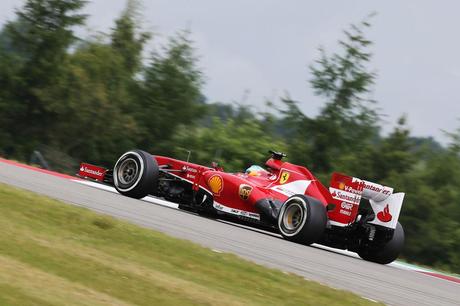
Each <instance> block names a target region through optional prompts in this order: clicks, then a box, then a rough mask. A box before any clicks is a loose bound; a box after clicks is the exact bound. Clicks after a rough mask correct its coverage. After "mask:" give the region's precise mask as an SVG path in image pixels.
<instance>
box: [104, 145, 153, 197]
mask: <svg viewBox="0 0 460 306" xmlns="http://www.w3.org/2000/svg"><path fill="white" fill-rule="evenodd" d="M158 175H159V170H158V164H157V162H156V160H155V158H153V156H152V155H150V154H149V153H147V152H144V151H141V150H132V151H128V152H126V153H125V154H123V155H122V156H121V157H120V158H119V159H118V161H117V162H116V164H115V167H114V168H113V184H114V186H115V189H116V190H117V191H118V192H119V193H121V194H122V195H125V196H128V197H131V198H135V199H141V198H143V197H145V196H147V195H148V194H151V193H154V192H155V191H156V188H157V183H158Z"/></svg>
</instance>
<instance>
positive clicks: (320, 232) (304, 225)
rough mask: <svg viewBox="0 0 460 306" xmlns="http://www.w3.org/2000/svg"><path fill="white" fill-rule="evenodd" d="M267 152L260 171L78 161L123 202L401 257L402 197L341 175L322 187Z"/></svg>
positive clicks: (162, 160) (369, 255) (373, 257)
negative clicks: (164, 206)
mask: <svg viewBox="0 0 460 306" xmlns="http://www.w3.org/2000/svg"><path fill="white" fill-rule="evenodd" d="M270 153H271V157H270V158H269V159H268V160H267V162H266V163H265V167H260V166H251V167H250V168H248V169H247V170H246V171H245V172H242V173H227V172H224V171H223V169H222V168H219V167H218V166H217V165H216V164H213V166H212V167H206V166H201V165H198V164H194V163H190V162H186V161H181V160H177V159H173V158H169V157H164V156H154V155H150V154H149V153H147V152H144V151H141V150H132V151H129V152H126V153H124V154H123V155H121V157H120V158H119V159H118V160H117V161H116V163H115V166H114V167H113V169H104V168H101V167H97V166H94V165H91V164H86V163H82V164H81V166H80V171H79V176H81V177H85V178H89V179H93V180H97V181H100V182H103V183H106V184H110V185H112V186H113V187H115V189H116V190H117V191H118V192H119V193H121V194H122V195H125V196H128V197H132V198H137V199H140V198H143V197H145V196H147V195H152V196H155V197H162V198H164V199H166V200H168V201H171V202H175V203H177V204H179V208H180V209H183V210H188V211H193V212H196V213H198V214H201V215H206V216H213V217H218V218H233V219H234V220H238V221H240V222H244V223H246V224H251V225H253V226H255V227H263V228H265V229H269V230H272V231H276V232H279V233H280V234H281V235H282V236H283V237H284V238H285V239H287V240H290V241H294V242H297V243H301V244H305V245H309V244H312V243H319V244H322V245H326V246H330V247H334V248H340V249H348V250H350V251H353V252H357V253H358V254H359V256H360V257H361V258H363V259H365V260H368V261H372V262H376V263H381V264H387V263H390V262H392V261H393V260H395V259H396V258H397V257H398V255H399V253H400V252H401V250H402V248H403V245H404V231H403V228H402V226H401V224H400V223H399V222H398V218H399V214H400V211H401V206H402V203H403V199H404V193H393V188H390V187H387V186H382V185H380V184H376V183H372V182H368V181H365V180H361V179H359V178H355V177H350V176H347V175H343V174H340V173H334V174H333V175H332V179H331V182H330V186H329V188H327V187H325V186H324V185H323V184H322V183H321V182H320V181H319V180H318V179H317V178H316V177H315V176H314V175H313V174H312V173H311V172H310V171H309V170H308V169H307V168H305V167H302V166H298V165H294V164H291V163H289V162H284V161H283V158H284V157H285V154H283V153H280V152H274V151H270Z"/></svg>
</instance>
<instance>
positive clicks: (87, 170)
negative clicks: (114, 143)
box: [80, 166, 104, 176]
mask: <svg viewBox="0 0 460 306" xmlns="http://www.w3.org/2000/svg"><path fill="white" fill-rule="evenodd" d="M80 171H81V172H85V173H88V174H93V175H97V176H103V175H104V173H103V172H101V171H99V170H93V169H89V168H87V167H83V166H82V167H81V168H80Z"/></svg>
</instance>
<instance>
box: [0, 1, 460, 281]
mask: <svg viewBox="0 0 460 306" xmlns="http://www.w3.org/2000/svg"><path fill="white" fill-rule="evenodd" d="M459 9H460V3H457V2H455V1H451V2H449V1H446V2H443V6H442V7H440V6H439V3H436V2H435V1H405V2H404V3H399V2H396V1H385V3H380V4H371V3H369V2H368V1H347V2H342V1H322V2H321V3H313V2H312V3H308V2H306V1H293V0H292V1H264V2H263V4H262V3H261V2H260V1H231V2H227V3H218V2H215V1H210V0H209V1H207V0H201V1H193V3H192V2H190V1H185V0H175V1H146V2H145V3H143V2H141V1H135V0H131V1H124V0H117V1H110V2H108V1H81V0H27V1H26V0H24V1H19V0H9V1H2V2H1V3H0V27H1V28H0V156H2V157H5V158H9V159H15V160H19V161H23V162H28V163H32V164H37V165H40V166H42V167H44V168H49V169H52V170H56V171H62V172H66V173H71V174H73V173H75V172H76V169H77V167H78V164H79V162H80V161H87V162H91V163H94V164H100V165H104V166H107V167H110V166H112V164H113V162H114V161H115V160H116V158H117V157H118V156H119V155H120V154H121V153H123V152H125V151H127V150H129V149H132V148H141V149H144V150H147V151H149V152H151V153H153V154H159V155H170V156H173V157H176V158H183V159H185V158H186V157H187V150H190V151H192V155H191V161H193V162H196V163H202V164H205V165H209V164H210V163H211V162H212V161H216V162H219V164H220V165H221V166H223V167H224V168H225V169H226V170H227V171H241V170H242V169H244V167H246V166H247V165H248V164H254V163H261V164H262V163H263V162H264V160H265V159H266V158H267V151H268V150H269V149H275V150H278V151H283V152H286V153H287V154H288V160H289V161H290V162H293V163H298V164H301V165H305V166H307V167H308V168H310V169H311V170H312V171H313V172H314V173H315V174H316V175H317V176H318V177H319V178H320V179H321V180H322V181H323V183H325V184H326V185H327V184H328V180H329V177H330V174H331V173H332V172H333V171H339V172H345V173H347V174H349V175H353V176H357V177H360V178H363V179H368V180H372V181H376V182H379V183H382V184H387V185H390V186H394V187H395V189H396V190H398V191H404V192H406V200H405V204H404V206H403V211H402V214H401V223H403V224H404V227H405V229H406V236H407V243H406V248H405V250H404V254H403V257H404V258H405V259H406V260H407V261H410V262H416V263H419V264H424V265H429V266H434V267H436V268H441V269H445V270H448V271H453V272H457V273H460V226H459V225H460V157H459V153H460V130H458V128H457V127H458V126H460V125H459V124H458V119H457V118H458V115H457V114H458V113H459V111H460V103H456V102H457V100H458V84H459V78H460V59H459V58H458V54H459V51H460V50H459V49H460V42H459V40H458V38H457V36H458V34H457V33H456V29H458V28H459V25H460V24H459V23H460V20H459V19H458V18H456V16H455V15H454V14H456V12H458V11H459Z"/></svg>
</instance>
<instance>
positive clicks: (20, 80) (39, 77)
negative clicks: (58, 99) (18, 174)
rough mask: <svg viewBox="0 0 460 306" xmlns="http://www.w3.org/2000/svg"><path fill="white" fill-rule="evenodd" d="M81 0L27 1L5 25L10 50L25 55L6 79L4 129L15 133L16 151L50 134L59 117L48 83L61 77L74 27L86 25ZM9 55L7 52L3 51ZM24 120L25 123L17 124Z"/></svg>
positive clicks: (26, 151) (23, 152) (28, 149)
mask: <svg viewBox="0 0 460 306" xmlns="http://www.w3.org/2000/svg"><path fill="white" fill-rule="evenodd" d="M85 2H86V1H83V0H28V1H27V2H26V3H25V5H24V7H23V8H22V9H21V10H19V11H17V13H16V15H17V20H15V21H12V22H9V23H7V24H6V26H5V29H4V32H5V35H6V36H7V40H8V42H9V44H10V46H9V48H10V50H9V51H10V53H16V54H19V55H21V60H18V61H16V62H15V63H16V64H17V65H18V66H17V67H15V68H14V71H10V72H8V74H6V75H3V77H2V78H4V79H6V82H7V83H8V91H9V93H8V99H9V101H8V104H9V105H11V104H14V107H12V108H9V107H6V108H5V109H3V110H2V115H3V116H5V117H7V118H8V120H6V122H5V121H4V122H2V124H3V125H4V126H3V129H4V130H7V131H8V133H9V134H10V135H13V134H14V138H15V144H14V147H15V149H16V151H17V152H16V153H17V154H18V155H22V157H26V156H27V155H29V154H30V152H31V151H32V150H33V149H34V147H35V146H36V145H37V144H39V143H47V142H50V141H51V139H52V133H53V130H52V129H50V128H49V125H48V124H45V123H51V122H54V121H56V120H57V117H56V114H54V113H53V112H52V111H50V110H49V108H48V102H49V101H48V100H47V99H46V96H47V91H48V89H49V88H50V87H52V86H54V85H55V84H56V83H58V82H59V80H60V77H61V76H62V73H63V71H62V69H61V67H62V63H64V62H65V60H66V57H67V50H68V48H69V47H70V46H71V45H72V43H73V42H74V41H75V37H74V35H73V28H74V27H75V26H77V25H81V24H83V22H84V20H85V16H84V15H82V14H78V11H79V10H80V9H81V8H82V7H83V5H84V4H85ZM1 56H2V61H4V60H5V53H3V54H2V55H1ZM18 122H21V123H22V124H17V123H18Z"/></svg>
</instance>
